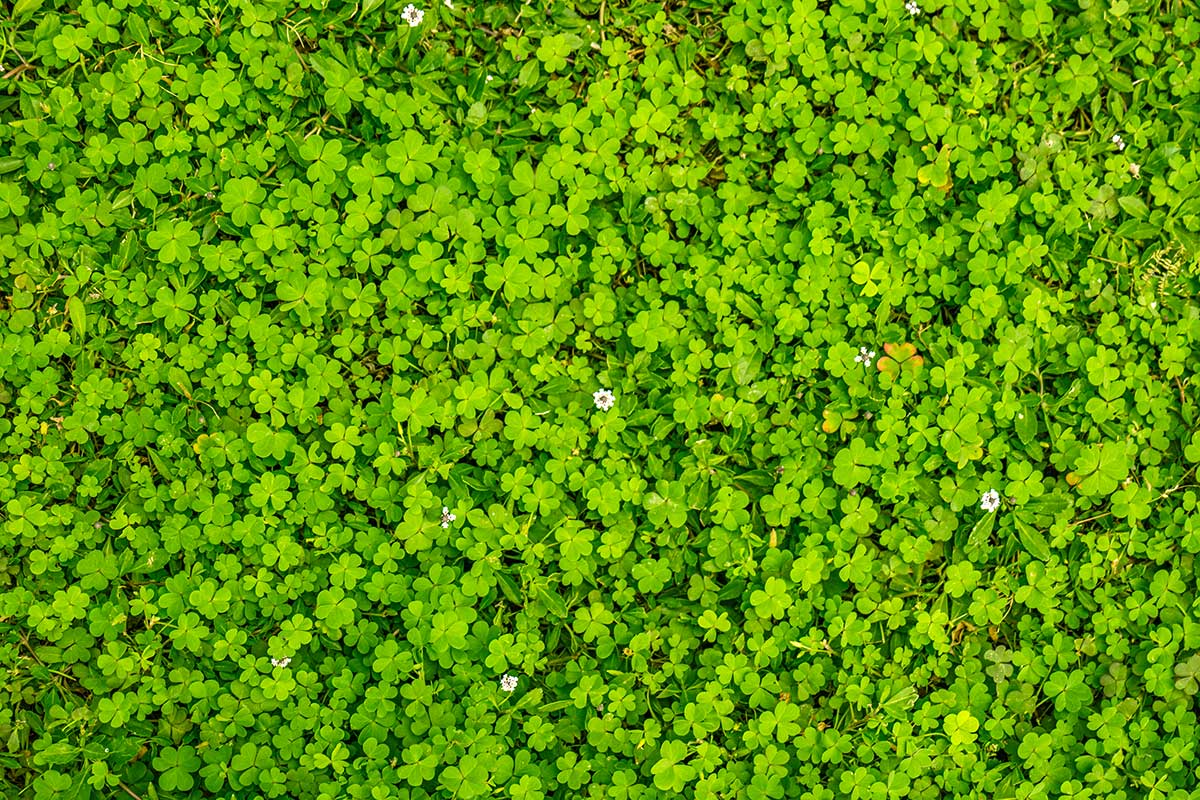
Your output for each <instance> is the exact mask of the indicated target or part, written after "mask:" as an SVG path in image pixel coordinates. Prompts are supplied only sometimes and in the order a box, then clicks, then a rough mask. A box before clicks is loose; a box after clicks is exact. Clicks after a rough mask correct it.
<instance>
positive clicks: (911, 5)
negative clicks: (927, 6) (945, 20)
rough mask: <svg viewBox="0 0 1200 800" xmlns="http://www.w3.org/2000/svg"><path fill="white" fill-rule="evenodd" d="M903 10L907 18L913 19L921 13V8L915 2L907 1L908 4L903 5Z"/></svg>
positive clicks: (912, 0)
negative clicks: (907, 15)
mask: <svg viewBox="0 0 1200 800" xmlns="http://www.w3.org/2000/svg"><path fill="white" fill-rule="evenodd" d="M904 10H905V11H907V12H908V14H909V16H912V17H915V16H916V15H917V14H920V13H921V7H920V6H919V5H917V0H908V2H907V3H905V4H904Z"/></svg>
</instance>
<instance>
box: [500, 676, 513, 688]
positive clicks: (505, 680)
mask: <svg viewBox="0 0 1200 800" xmlns="http://www.w3.org/2000/svg"><path fill="white" fill-rule="evenodd" d="M500 688H501V689H503V690H504V691H506V692H513V691H516V689H517V676H516V675H508V674H505V675H504V676H503V677H501V678H500Z"/></svg>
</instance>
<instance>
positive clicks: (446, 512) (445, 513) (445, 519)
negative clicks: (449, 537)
mask: <svg viewBox="0 0 1200 800" xmlns="http://www.w3.org/2000/svg"><path fill="white" fill-rule="evenodd" d="M456 519H458V517H456V516H454V515H453V514H451V513H450V509H449V508H447V507H446V506H442V527H443V528H449V527H450V523H451V522H454V520H456Z"/></svg>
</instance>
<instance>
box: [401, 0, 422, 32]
mask: <svg viewBox="0 0 1200 800" xmlns="http://www.w3.org/2000/svg"><path fill="white" fill-rule="evenodd" d="M400 19H402V20H404V21H405V22H407V23H408V24H409V27H412V28H415V27H417V26H418V25H420V24H421V20H423V19H425V12H424V11H422V10H421V9H419V8H417V7H416V6H414V5H413V4H412V3H409V4H408V5H406V6H405V7H404V10H403V11H401V12H400Z"/></svg>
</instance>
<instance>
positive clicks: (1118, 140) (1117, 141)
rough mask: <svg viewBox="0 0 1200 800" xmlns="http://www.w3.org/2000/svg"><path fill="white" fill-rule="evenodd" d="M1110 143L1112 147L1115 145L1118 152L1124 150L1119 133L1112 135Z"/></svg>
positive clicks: (1123, 143)
mask: <svg viewBox="0 0 1200 800" xmlns="http://www.w3.org/2000/svg"><path fill="white" fill-rule="evenodd" d="M1112 143H1113V144H1114V145H1116V147H1117V149H1118V150H1124V149H1125V142H1123V141H1122V140H1121V134H1119V133H1114V134H1113V137H1112Z"/></svg>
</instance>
